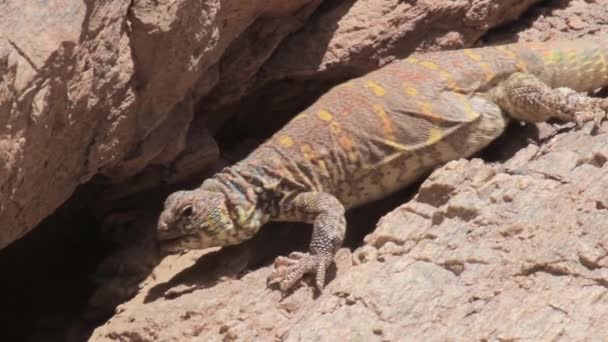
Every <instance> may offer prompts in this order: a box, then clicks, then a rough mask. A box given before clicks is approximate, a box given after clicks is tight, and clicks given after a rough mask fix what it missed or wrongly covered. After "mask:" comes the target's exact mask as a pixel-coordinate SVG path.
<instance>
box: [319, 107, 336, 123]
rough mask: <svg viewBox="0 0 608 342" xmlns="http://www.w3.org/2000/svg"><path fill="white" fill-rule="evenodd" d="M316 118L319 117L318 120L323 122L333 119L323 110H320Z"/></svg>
mask: <svg viewBox="0 0 608 342" xmlns="http://www.w3.org/2000/svg"><path fill="white" fill-rule="evenodd" d="M317 116H318V117H319V119H321V120H323V121H331V119H332V118H333V117H332V115H331V113H330V112H328V111H326V110H325V109H321V110H320V111H319V112H318V113H317Z"/></svg>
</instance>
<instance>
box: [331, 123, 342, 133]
mask: <svg viewBox="0 0 608 342" xmlns="http://www.w3.org/2000/svg"><path fill="white" fill-rule="evenodd" d="M329 130H330V131H331V132H332V133H333V134H335V135H338V134H340V132H341V131H342V128H341V127H340V124H339V123H338V121H332V122H331V123H330V124H329Z"/></svg>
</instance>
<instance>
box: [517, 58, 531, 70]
mask: <svg viewBox="0 0 608 342" xmlns="http://www.w3.org/2000/svg"><path fill="white" fill-rule="evenodd" d="M515 67H516V68H517V70H519V71H522V72H525V71H528V65H527V64H526V62H524V61H523V60H519V61H517V64H515Z"/></svg>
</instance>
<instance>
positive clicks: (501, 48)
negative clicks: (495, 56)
mask: <svg viewBox="0 0 608 342" xmlns="http://www.w3.org/2000/svg"><path fill="white" fill-rule="evenodd" d="M495 49H496V50H498V51H500V52H503V53H504V54H505V55H507V56H508V57H509V58H512V59H517V54H516V53H515V52H513V51H511V50H509V49H507V48H506V47H504V46H496V47H495Z"/></svg>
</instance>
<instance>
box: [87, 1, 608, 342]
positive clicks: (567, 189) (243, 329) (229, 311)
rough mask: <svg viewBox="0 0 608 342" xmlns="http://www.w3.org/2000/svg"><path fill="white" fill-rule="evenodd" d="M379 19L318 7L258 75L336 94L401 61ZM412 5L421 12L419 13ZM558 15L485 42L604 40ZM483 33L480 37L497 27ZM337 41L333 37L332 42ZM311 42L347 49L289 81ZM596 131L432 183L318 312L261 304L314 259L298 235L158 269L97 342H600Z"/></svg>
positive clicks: (567, 12) (597, 19) (363, 250)
mask: <svg viewBox="0 0 608 342" xmlns="http://www.w3.org/2000/svg"><path fill="white" fill-rule="evenodd" d="M372 3H373V1H369V2H366V1H359V2H356V3H354V4H352V7H350V8H348V10H344V8H342V7H340V6H328V7H321V10H325V11H327V12H321V13H320V14H319V15H318V16H315V17H314V18H313V19H312V21H311V23H310V24H309V25H308V26H306V27H305V28H304V29H303V30H301V31H299V33H296V34H294V35H293V36H291V37H289V38H288V39H287V40H286V41H285V42H284V43H283V44H282V45H281V46H282V47H284V48H283V49H280V50H279V51H277V52H276V53H275V54H274V55H273V57H272V58H271V59H270V60H269V61H268V62H267V64H266V66H265V67H264V68H269V70H268V71H267V73H265V74H264V75H265V76H266V75H268V73H272V72H274V73H276V74H280V73H281V72H284V71H282V70H288V71H285V72H286V74H285V75H288V74H291V75H294V76H293V77H296V78H297V77H302V78H306V77H311V78H314V77H315V76H313V75H312V73H310V74H309V71H308V70H312V69H313V67H312V66H313V65H315V66H316V67H318V68H319V70H318V71H319V72H318V74H320V75H322V76H319V77H320V80H322V79H323V77H334V76H335V77H337V78H339V77H341V76H343V74H342V75H341V76H336V75H338V74H340V73H343V72H344V70H346V69H348V68H352V69H356V70H365V68H367V67H368V65H369V64H373V63H378V64H382V63H383V62H382V61H383V60H390V59H391V58H393V57H395V56H399V55H400V53H401V52H400V51H399V50H398V49H393V48H396V46H397V45H391V44H390V43H386V41H384V43H385V44H382V43H378V45H376V46H375V45H373V43H372V44H371V45H367V44H369V43H370V42H372V41H374V39H378V37H382V36H383V32H384V29H386V26H383V25H381V24H380V23H382V22H383V20H386V22H388V23H394V22H395V20H397V19H395V18H400V17H401V15H397V14H395V13H394V12H392V11H390V10H387V11H386V12H382V11H381V10H378V7H374V6H372V5H371V4H372ZM439 3H443V4H445V2H439V1H437V2H432V1H429V2H424V6H430V5H429V4H435V6H439V7H440V5H439ZM474 3H475V5H473V6H471V7H470V10H469V11H466V12H463V13H486V17H484V18H486V20H489V19H488V18H495V16H493V15H492V14H491V13H495V12H494V11H497V7H496V6H498V5H496V4H495V3H493V2H474ZM366 4H369V7H366V6H367V5H366ZM450 4H452V6H457V5H456V4H455V3H454V2H450ZM401 5H403V6H405V4H403V3H401ZM417 5H419V6H423V4H422V2H419V3H417ZM552 5H553V6H554V7H547V8H545V7H538V8H535V9H533V10H531V11H530V12H529V15H527V16H526V17H527V19H526V20H522V21H521V22H518V23H516V24H514V25H513V26H511V27H510V28H509V29H504V30H500V31H496V32H493V34H492V35H489V36H488V37H487V41H493V42H496V41H512V40H516V38H515V35H514V32H518V33H517V37H518V39H519V40H524V41H526V40H546V39H556V38H565V37H576V36H581V35H585V34H590V33H593V34H597V33H598V31H600V33H601V32H606V29H605V28H601V27H600V26H599V25H600V23H602V22H604V21H605V20H606V19H608V12H606V10H605V7H603V6H606V5H608V2H605V1H604V2H602V1H598V2H596V3H593V4H589V3H586V2H583V1H572V2H563V3H561V2H560V3H554V4H552ZM378 6H379V5H378ZM387 6H389V5H387ZM380 7H381V6H380ZM397 7H399V6H396V7H390V6H389V8H391V9H394V8H397ZM413 8H418V7H411V8H410V10H412V11H413ZM338 9H340V10H338ZM357 9H358V10H359V11H361V12H358V11H357ZM365 9H367V10H365ZM376 10H377V11H378V12H376ZM503 10H504V9H503ZM334 11H338V12H337V13H341V14H342V15H341V16H336V14H335V13H336V12H334ZM404 12H405V13H410V14H411V12H409V11H404ZM355 13H357V15H355ZM362 13H365V15H369V16H371V17H374V16H375V15H377V17H376V18H377V20H378V21H375V22H373V24H370V25H369V27H367V26H366V25H365V24H364V23H365V22H367V21H365V20H364V19H361V18H362V17H365V16H364V14H362ZM377 13H383V14H382V15H378V14H377ZM429 13H433V14H434V15H437V16H438V17H441V16H442V15H443V18H451V17H450V15H451V12H450V14H446V13H445V12H441V11H439V12H434V11H431V12H424V15H422V14H421V15H422V16H425V18H428V15H429ZM437 13H438V14H437ZM351 14H352V16H351ZM393 15H394V16H393ZM463 15H464V14H463ZM406 17H407V16H406ZM414 17H415V18H419V17H416V16H414ZM472 17H473V18H477V16H475V15H472ZM328 18H333V23H334V24H333V26H328V25H327V23H328V22H331V21H330V19H328ZM407 18H409V21H408V20H406V22H407V23H410V25H411V26H410V31H408V30H407V29H405V31H404V32H421V31H417V30H418V29H419V27H420V26H418V25H422V27H424V25H427V24H428V22H426V21H425V20H421V21H416V19H411V18H410V17H407ZM461 18H462V15H461ZM464 18H465V20H464V21H459V23H461V25H462V22H464V23H468V21H467V20H469V19H466V18H469V17H467V16H466V15H465V16H464ZM446 22H448V23H449V22H450V21H448V20H447V19H446ZM318 23H323V24H318ZM423 23H424V24H423ZM477 23H478V25H479V26H478V27H479V28H478V30H483V28H487V27H489V26H492V25H493V24H492V22H490V23H487V25H485V26H484V25H482V24H480V22H477ZM349 25H350V26H349ZM387 25H388V24H387ZM404 25H406V24H405V23H404V24H403V25H397V26H399V27H403V26H404ZM361 26H366V28H367V29H368V30H369V31H368V35H367V37H368V40H367V41H366V40H365V39H362V40H361V41H358V40H357V39H356V38H353V40H352V41H353V46H355V48H353V49H357V53H354V52H352V50H348V47H349V46H348V45H345V44H346V42H348V41H349V40H348V39H349V38H347V36H348V34H349V33H352V32H357V31H358V30H357V28H360V27H361ZM327 27H332V28H333V31H332V32H331V33H328V32H327V29H326V28H327ZM435 27H436V26H435ZM322 28H324V29H322ZM388 31H390V30H387V32H388ZM447 31H449V32H447ZM338 32H343V34H344V36H342V35H341V34H338ZM398 32H399V31H398ZM455 32H459V33H455ZM461 32H462V31H458V29H457V28H453V29H452V30H446V32H444V34H437V35H433V34H429V35H428V36H427V35H424V36H422V35H419V36H413V37H412V40H414V42H413V43H412V44H418V45H417V46H418V48H420V49H435V48H443V47H454V46H458V44H459V43H462V44H468V43H466V39H464V38H462V37H463V36H462V35H461ZM303 34H308V35H310V36H311V37H317V35H318V36H319V37H321V38H320V39H322V38H325V42H328V43H327V44H326V45H327V46H329V47H332V46H334V47H335V46H340V47H341V48H336V49H335V50H332V49H329V50H328V52H327V54H326V55H325V56H328V57H325V58H317V60H316V62H313V60H314V59H315V57H312V58H309V56H308V53H307V52H308V51H313V53H312V54H314V53H315V48H314V47H311V48H310V49H309V48H306V49H304V51H305V52H304V55H302V57H301V58H300V59H301V60H302V61H301V62H302V63H303V65H305V66H306V65H309V66H310V67H309V68H310V69H307V67H304V68H303V69H300V70H299V71H296V72H293V71H289V70H290V67H291V64H290V63H289V62H287V61H289V60H290V59H287V57H284V56H289V55H290V53H291V52H290V50H291V49H293V51H295V50H296V47H297V46H300V47H302V46H304V47H307V45H306V44H311V45H312V46H315V43H314V42H315V41H318V40H317V39H315V38H310V37H309V38H308V39H306V38H305V37H303V36H302V35H303ZM396 34H397V35H398V34H399V33H396ZM419 34H420V33H419ZM365 36H366V35H365V34H361V35H360V36H359V37H365ZM404 36H406V37H407V33H404ZM465 36H466V35H465ZM328 37H329V38H328ZM352 37H358V36H357V35H353V36H352ZM420 37H425V38H420ZM477 37H478V36H476V38H477ZM476 38H473V39H476ZM416 39H418V40H416ZM389 40H390V39H389ZM378 41H381V39H380V40H378ZM378 41H377V42H378ZM338 42H340V43H338ZM458 42H459V43H458ZM410 43H411V42H410ZM333 44H336V45H333ZM343 44H344V45H343ZM383 49H384V50H383ZM406 50H407V49H406ZM347 51H348V52H347ZM378 51H382V52H378ZM389 51H390V52H389ZM349 53H352V54H350V55H349ZM385 53H386V55H385ZM404 53H405V52H404ZM347 55H348V56H349V57H344V56H347ZM282 56H283V57H282ZM355 56H363V57H362V58H360V59H358V58H356V57H355ZM283 58H285V60H283ZM342 58H344V59H342ZM291 60H296V59H295V58H294V57H292V58H291ZM345 61H352V63H351V64H349V63H348V62H345ZM370 61H372V62H370ZM271 65H272V66H273V67H272V68H271V67H270V66H271ZM295 65H298V64H295ZM319 66H320V67H319ZM272 70H274V71H272ZM291 70H297V67H293V69H291ZM302 70H303V71H302ZM285 75H283V76H276V78H277V79H280V78H281V77H287V76H285ZM327 75H330V76H327ZM273 77H274V76H273ZM260 82H261V81H260ZM254 88H255V87H254ZM589 131H590V127H585V128H584V129H583V130H579V131H575V130H569V129H568V127H566V128H565V129H564V128H560V127H557V128H556V127H554V126H551V125H548V124H541V125H538V127H527V129H522V128H517V127H515V128H512V129H511V130H510V131H509V132H507V134H506V135H505V137H503V138H502V139H501V140H500V141H498V142H497V143H496V144H494V146H492V147H491V148H490V150H489V152H486V153H485V154H484V156H485V157H489V159H491V160H495V161H494V162H486V161H483V160H482V159H472V160H458V161H454V162H451V163H449V164H447V165H445V166H444V167H442V168H440V169H438V170H437V171H435V172H434V173H433V174H432V175H431V176H429V177H428V179H427V180H426V181H424V183H422V185H421V186H420V189H419V191H418V193H417V194H416V195H415V196H414V198H413V199H412V200H411V201H409V202H407V203H405V204H403V205H401V206H400V207H398V208H397V209H395V210H394V211H392V212H391V213H389V214H387V215H386V216H385V217H384V218H382V220H380V222H379V223H378V225H377V227H376V229H375V230H374V231H373V232H372V233H370V234H369V235H368V236H367V237H366V238H365V239H364V244H363V246H361V247H359V248H356V249H355V250H354V251H353V252H350V250H349V249H347V248H343V249H342V250H340V252H339V253H338V256H337V260H336V269H335V272H334V273H335V274H334V275H333V276H332V277H330V282H329V284H328V286H327V288H326V289H325V291H324V293H323V294H322V295H320V296H318V297H316V296H315V295H314V294H313V291H312V288H311V287H310V286H302V287H299V288H297V289H296V290H295V291H294V292H293V293H291V294H290V295H288V296H287V297H282V296H281V295H280V293H278V292H277V291H272V290H270V289H267V288H266V283H265V280H266V277H267V275H268V274H269V272H270V271H271V266H269V264H270V262H271V260H272V256H273V255H276V254H284V253H285V251H284V249H285V245H287V244H292V243H293V244H294V245H298V247H299V248H305V246H303V244H305V243H306V241H304V242H303V243H302V241H299V240H300V239H301V236H300V235H302V234H300V233H299V232H296V231H294V230H291V231H280V232H275V233H276V234H274V235H272V234H271V233H269V234H268V235H265V236H259V237H257V238H255V239H253V240H252V241H250V242H248V243H245V244H243V245H240V246H236V247H231V248H226V249H224V250H221V251H191V252H187V253H183V254H181V255H177V256H175V255H174V256H168V257H166V258H164V259H163V260H162V262H161V263H160V264H159V265H158V266H157V267H156V268H155V269H154V270H153V272H152V274H151V275H150V276H149V277H148V278H147V279H146V280H145V281H144V282H143V283H142V284H141V285H140V288H139V289H138V291H137V294H136V295H135V297H134V298H133V299H131V300H130V301H129V302H127V303H125V304H122V305H120V306H119V307H118V308H117V310H116V314H115V316H114V317H113V318H111V319H110V320H109V321H108V322H107V323H106V324H105V325H103V326H102V327H99V328H98V329H96V330H95V332H94V334H93V335H92V337H91V340H92V341H110V340H116V339H120V340H126V341H153V340H166V341H182V340H201V341H207V340H211V341H215V340H238V341H241V340H244V341H247V340H263V341H269V340H287V341H309V340H322V341H334V340H365V341H367V340H371V341H376V340H377V341H399V340H445V339H455V340H461V339H462V340H473V339H475V340H495V339H504V340H514V339H533V340H582V339H592V340H593V339H601V338H604V337H605V332H606V331H607V329H608V323H606V318H607V317H608V291H607V286H606V284H608V258H607V255H608V252H607V248H606V244H607V243H608V240H607V238H608V228H606V227H605V223H604V222H606V220H607V219H608V212H607V211H606V208H608V205H607V204H606V201H608V198H607V197H606V196H605V191H602V189H603V188H605V185H604V181H605V180H604V179H608V163H606V161H608V149H607V147H606V143H605V141H606V139H607V138H608V124H605V125H604V126H603V127H602V128H601V129H600V130H599V131H598V132H596V133H595V135H591V134H590V132H589ZM486 159H488V158H486ZM402 200H405V198H403V199H402ZM150 221H153V219H152V217H150ZM142 224H143V223H142ZM267 229H268V230H272V228H271V227H269V228H267ZM296 240H298V241H296ZM277 244H282V245H283V246H282V248H281V247H277ZM273 251H274V252H273Z"/></svg>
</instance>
